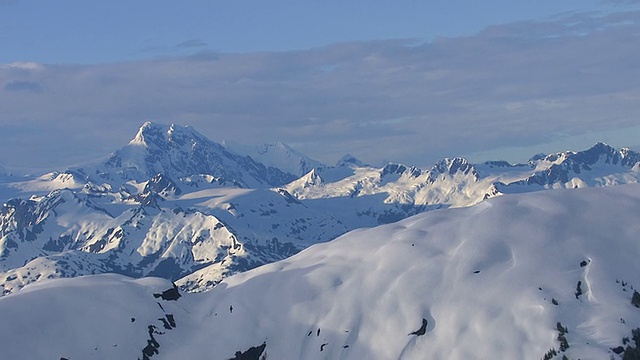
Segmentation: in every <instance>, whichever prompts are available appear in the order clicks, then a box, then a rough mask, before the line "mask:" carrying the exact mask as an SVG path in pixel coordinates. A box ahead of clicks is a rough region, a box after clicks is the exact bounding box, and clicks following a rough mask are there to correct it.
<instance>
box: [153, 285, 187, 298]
mask: <svg viewBox="0 0 640 360" xmlns="http://www.w3.org/2000/svg"><path fill="white" fill-rule="evenodd" d="M181 296H182V295H180V292H179V291H178V287H177V286H176V284H173V288H171V289H168V290H165V291H163V292H162V293H161V294H153V297H154V298H156V299H157V298H162V300H168V301H171V300H173V301H175V300H178V299H179V298H180V297H181Z"/></svg>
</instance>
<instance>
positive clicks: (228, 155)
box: [96, 121, 295, 187]
mask: <svg viewBox="0 0 640 360" xmlns="http://www.w3.org/2000/svg"><path fill="white" fill-rule="evenodd" d="M103 165H104V166H105V167H106V169H100V170H99V171H98V172H96V173H98V174H105V176H109V175H107V174H112V175H110V177H112V178H114V176H115V178H122V179H125V180H137V181H145V180H147V179H149V178H150V177H153V176H155V175H156V174H159V173H162V174H164V175H166V176H168V177H169V178H171V179H180V178H183V177H187V176H192V175H198V174H208V175H213V176H216V177H219V178H221V179H223V180H225V181H228V182H235V183H238V184H240V185H241V186H242V187H264V186H277V185H281V184H285V183H287V182H290V181H291V180H292V179H294V178H295V176H293V175H291V174H287V173H285V172H283V171H281V170H279V169H277V168H273V167H268V166H265V165H264V164H262V163H260V162H258V161H256V160H255V159H253V158H251V157H249V156H245V155H239V154H237V153H235V152H233V151H229V150H228V149H227V148H226V147H225V146H223V145H221V144H219V143H217V142H215V141H213V140H210V139H208V138H207V137H206V136H204V135H202V134H200V133H199V132H197V131H196V130H195V129H194V128H192V127H190V126H180V125H176V124H171V125H163V124H157V123H153V122H151V121H147V122H145V123H144V124H143V125H142V126H141V127H140V129H139V130H138V132H137V134H136V136H135V137H134V139H133V140H131V142H129V145H127V146H125V147H123V148H121V149H120V150H118V151H116V152H115V153H113V154H112V155H111V157H110V158H109V159H108V160H107V161H106V162H104V164H103ZM101 176H102V175H101Z"/></svg>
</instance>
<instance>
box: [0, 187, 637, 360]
mask: <svg viewBox="0 0 640 360" xmlns="http://www.w3.org/2000/svg"><path fill="white" fill-rule="evenodd" d="M638 214H640V185H637V184H632V185H624V186H615V187H608V188H590V189H577V190H568V189H566V190H556V191H544V192H536V193H527V194H515V195H505V196H502V197H498V198H494V199H489V200H487V201H485V202H482V203H480V204H477V205H474V206H471V207H466V208H459V209H441V210H437V211H431V212H427V213H423V214H420V215H416V216H414V217H411V218H408V219H405V220H402V221H400V222H397V223H393V224H388V225H383V226H379V227H376V228H372V229H366V230H364V229H363V230H357V231H354V232H350V233H348V234H346V235H344V236H342V237H340V238H338V239H336V240H334V241H331V242H327V243H323V244H317V245H314V246H311V247H309V248H308V249H306V250H304V251H302V252H300V253H299V254H297V255H294V256H292V257H290V258H288V259H286V260H282V261H279V262H275V263H272V264H269V265H265V266H262V267H260V268H257V269H254V270H251V271H247V272H244V273H242V274H238V275H234V276H232V277H228V278H226V279H225V280H224V281H222V282H221V283H220V284H218V285H217V286H216V287H215V288H213V289H212V290H211V291H208V292H204V293H199V294H185V293H182V294H181V295H182V296H180V297H178V295H180V294H179V293H178V292H177V291H176V289H175V288H174V287H173V285H172V284H171V283H169V282H167V281H164V280H159V279H149V278H147V279H142V280H131V279H129V278H126V277H122V276H117V275H101V276H91V277H81V278H75V279H59V280H53V281H48V282H43V283H41V284H34V285H30V286H28V287H26V288H25V289H23V290H22V291H19V292H16V293H15V294H10V295H7V296H5V297H2V298H0V316H2V319H3V321H2V322H0V338H2V339H3V340H2V342H3V356H5V357H7V358H34V359H40V358H54V359H58V358H66V359H86V358H136V357H137V358H141V359H146V358H151V359H175V358H188V359H211V358H214V359H384V360H389V359H493V358H504V359H536V360H537V359H558V360H559V359H562V358H565V357H566V358H570V359H578V358H580V359H610V358H613V359H623V358H624V359H629V358H635V357H633V356H637V355H638V351H639V349H640V309H639V308H638V307H640V293H638V292H637V289H638V287H639V286H640V284H638V283H637V282H638V279H639V276H638V275H639V274H640V262H638V258H640V247H638V234H640V222H638V221H637V217H638ZM25 334H29V335H28V336H25Z"/></svg>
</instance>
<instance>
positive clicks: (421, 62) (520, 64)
mask: <svg viewBox="0 0 640 360" xmlns="http://www.w3.org/2000/svg"><path fill="white" fill-rule="evenodd" d="M639 37H640V13H638V12H630V11H628V12H624V13H614V14H607V15H602V14H572V15H569V16H565V17H561V18H557V19H554V20H550V21H548V22H538V23H534V22H520V23H515V24H507V25H501V26H493V27H490V28H487V29H486V30H485V31H483V32H481V33H480V34H478V35H476V36H470V37H464V38H440V39H437V40H435V41H433V42H431V43H427V44H421V45H415V42H414V41H413V40H387V41H376V42H357V43H347V44H337V45H333V46H328V47H324V48H316V49H310V50H306V51H292V52H280V53H250V54H214V53H202V54H199V55H196V56H191V57H186V58H169V59H158V60H153V61H144V62H131V63H117V64H102V65H88V66H75V65H40V64H28V66H27V65H16V64H13V65H11V66H0V92H2V94H1V96H0V109H2V110H0V124H1V125H2V126H3V129H7V130H5V131H3V133H2V135H0V136H2V138H1V139H0V140H2V141H0V163H3V164H9V165H15V164H16V162H18V161H24V162H27V163H29V164H32V165H37V166H44V165H48V164H53V165H57V166H58V165H63V164H68V163H73V162H76V161H81V160H87V159H88V158H90V157H97V156H100V155H105V154H106V153H108V152H109V151H111V150H113V149H116V148H118V147H120V146H122V145H124V144H126V142H127V141H128V140H129V139H130V138H131V137H133V135H134V134H135V131H136V129H137V127H138V126H139V125H140V124H142V122H144V121H146V120H154V121H158V122H165V123H170V122H176V123H180V124H185V125H186V124H189V125H193V126H194V127H196V128H197V129H198V130H199V131H200V132H202V133H203V134H206V135H207V136H209V137H211V138H213V139H214V140H222V139H230V140H233V141H236V142H240V143H258V142H267V141H276V140H281V141H284V142H288V143H291V144H294V145H295V146H296V147H297V149H298V150H300V151H302V152H305V153H307V154H309V155H310V156H312V157H316V158H319V159H320V160H324V161H328V162H333V161H335V160H337V159H338V158H339V157H341V155H343V154H344V153H347V152H349V153H352V154H354V155H356V156H358V157H361V158H362V159H363V160H365V161H369V162H378V161H380V160H382V159H390V160H395V161H404V162H409V163H415V164H418V165H424V166H428V165H430V164H431V163H432V162H433V161H435V160H436V159H438V158H440V157H443V156H457V155H464V154H472V153H482V152H485V153H486V152H488V151H494V152H495V150H496V149H499V148H512V147H514V146H515V147H526V148H535V147H536V146H543V145H545V144H547V145H548V144H549V142H550V141H552V140H554V139H559V138H567V137H569V138H570V137H571V136H573V137H576V136H580V135H581V134H585V133H590V134H598V133H602V134H603V136H606V135H607V134H608V133H607V131H609V130H611V129H625V128H633V127H634V126H636V124H637V121H638V118H637V114H639V113H640V102H638V94H639V93H640V84H638V83H637V80H636V79H638V78H640V65H638V62H637V59H638V58H640V49H639V48H638V47H634V46H632V45H631V44H636V43H638V42H639V41H640V39H639ZM199 45H200V42H198V40H194V41H193V42H192V43H189V44H182V45H180V46H199ZM8 84H14V85H13V86H12V85H8ZM15 84H18V85H19V84H23V86H22V87H20V86H18V88H24V89H25V90H26V89H28V88H29V86H26V85H29V84H30V86H31V87H30V88H31V89H32V90H35V89H45V91H40V92H38V93H37V94H34V93H33V91H31V92H29V91H7V90H11V88H12V87H13V88H14V89H15V88H16V85H15ZM7 86H8V87H9V89H7ZM1 89H4V91H3V90H1ZM638 135H640V134H638ZM601 140H604V141H608V139H606V138H603V139H601ZM639 144H640V141H639V142H638V144H616V143H615V142H613V143H612V145H632V146H635V145H639ZM78 149H83V150H82V151H79V150H78ZM546 150H547V151H554V150H557V149H546ZM510 153H512V152H511V151H510ZM508 154H509V153H506V154H505V157H507V158H508ZM522 160H524V159H522Z"/></svg>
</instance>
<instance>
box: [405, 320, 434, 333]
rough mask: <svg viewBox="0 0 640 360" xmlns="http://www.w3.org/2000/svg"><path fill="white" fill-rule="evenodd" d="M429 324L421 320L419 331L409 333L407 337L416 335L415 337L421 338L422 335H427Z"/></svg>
mask: <svg viewBox="0 0 640 360" xmlns="http://www.w3.org/2000/svg"><path fill="white" fill-rule="evenodd" d="M428 324H429V321H427V319H424V318H423V319H422V326H421V327H420V329H418V330H416V331H413V332H411V333H409V335H416V336H422V335H424V334H426V333H427V325H428Z"/></svg>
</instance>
